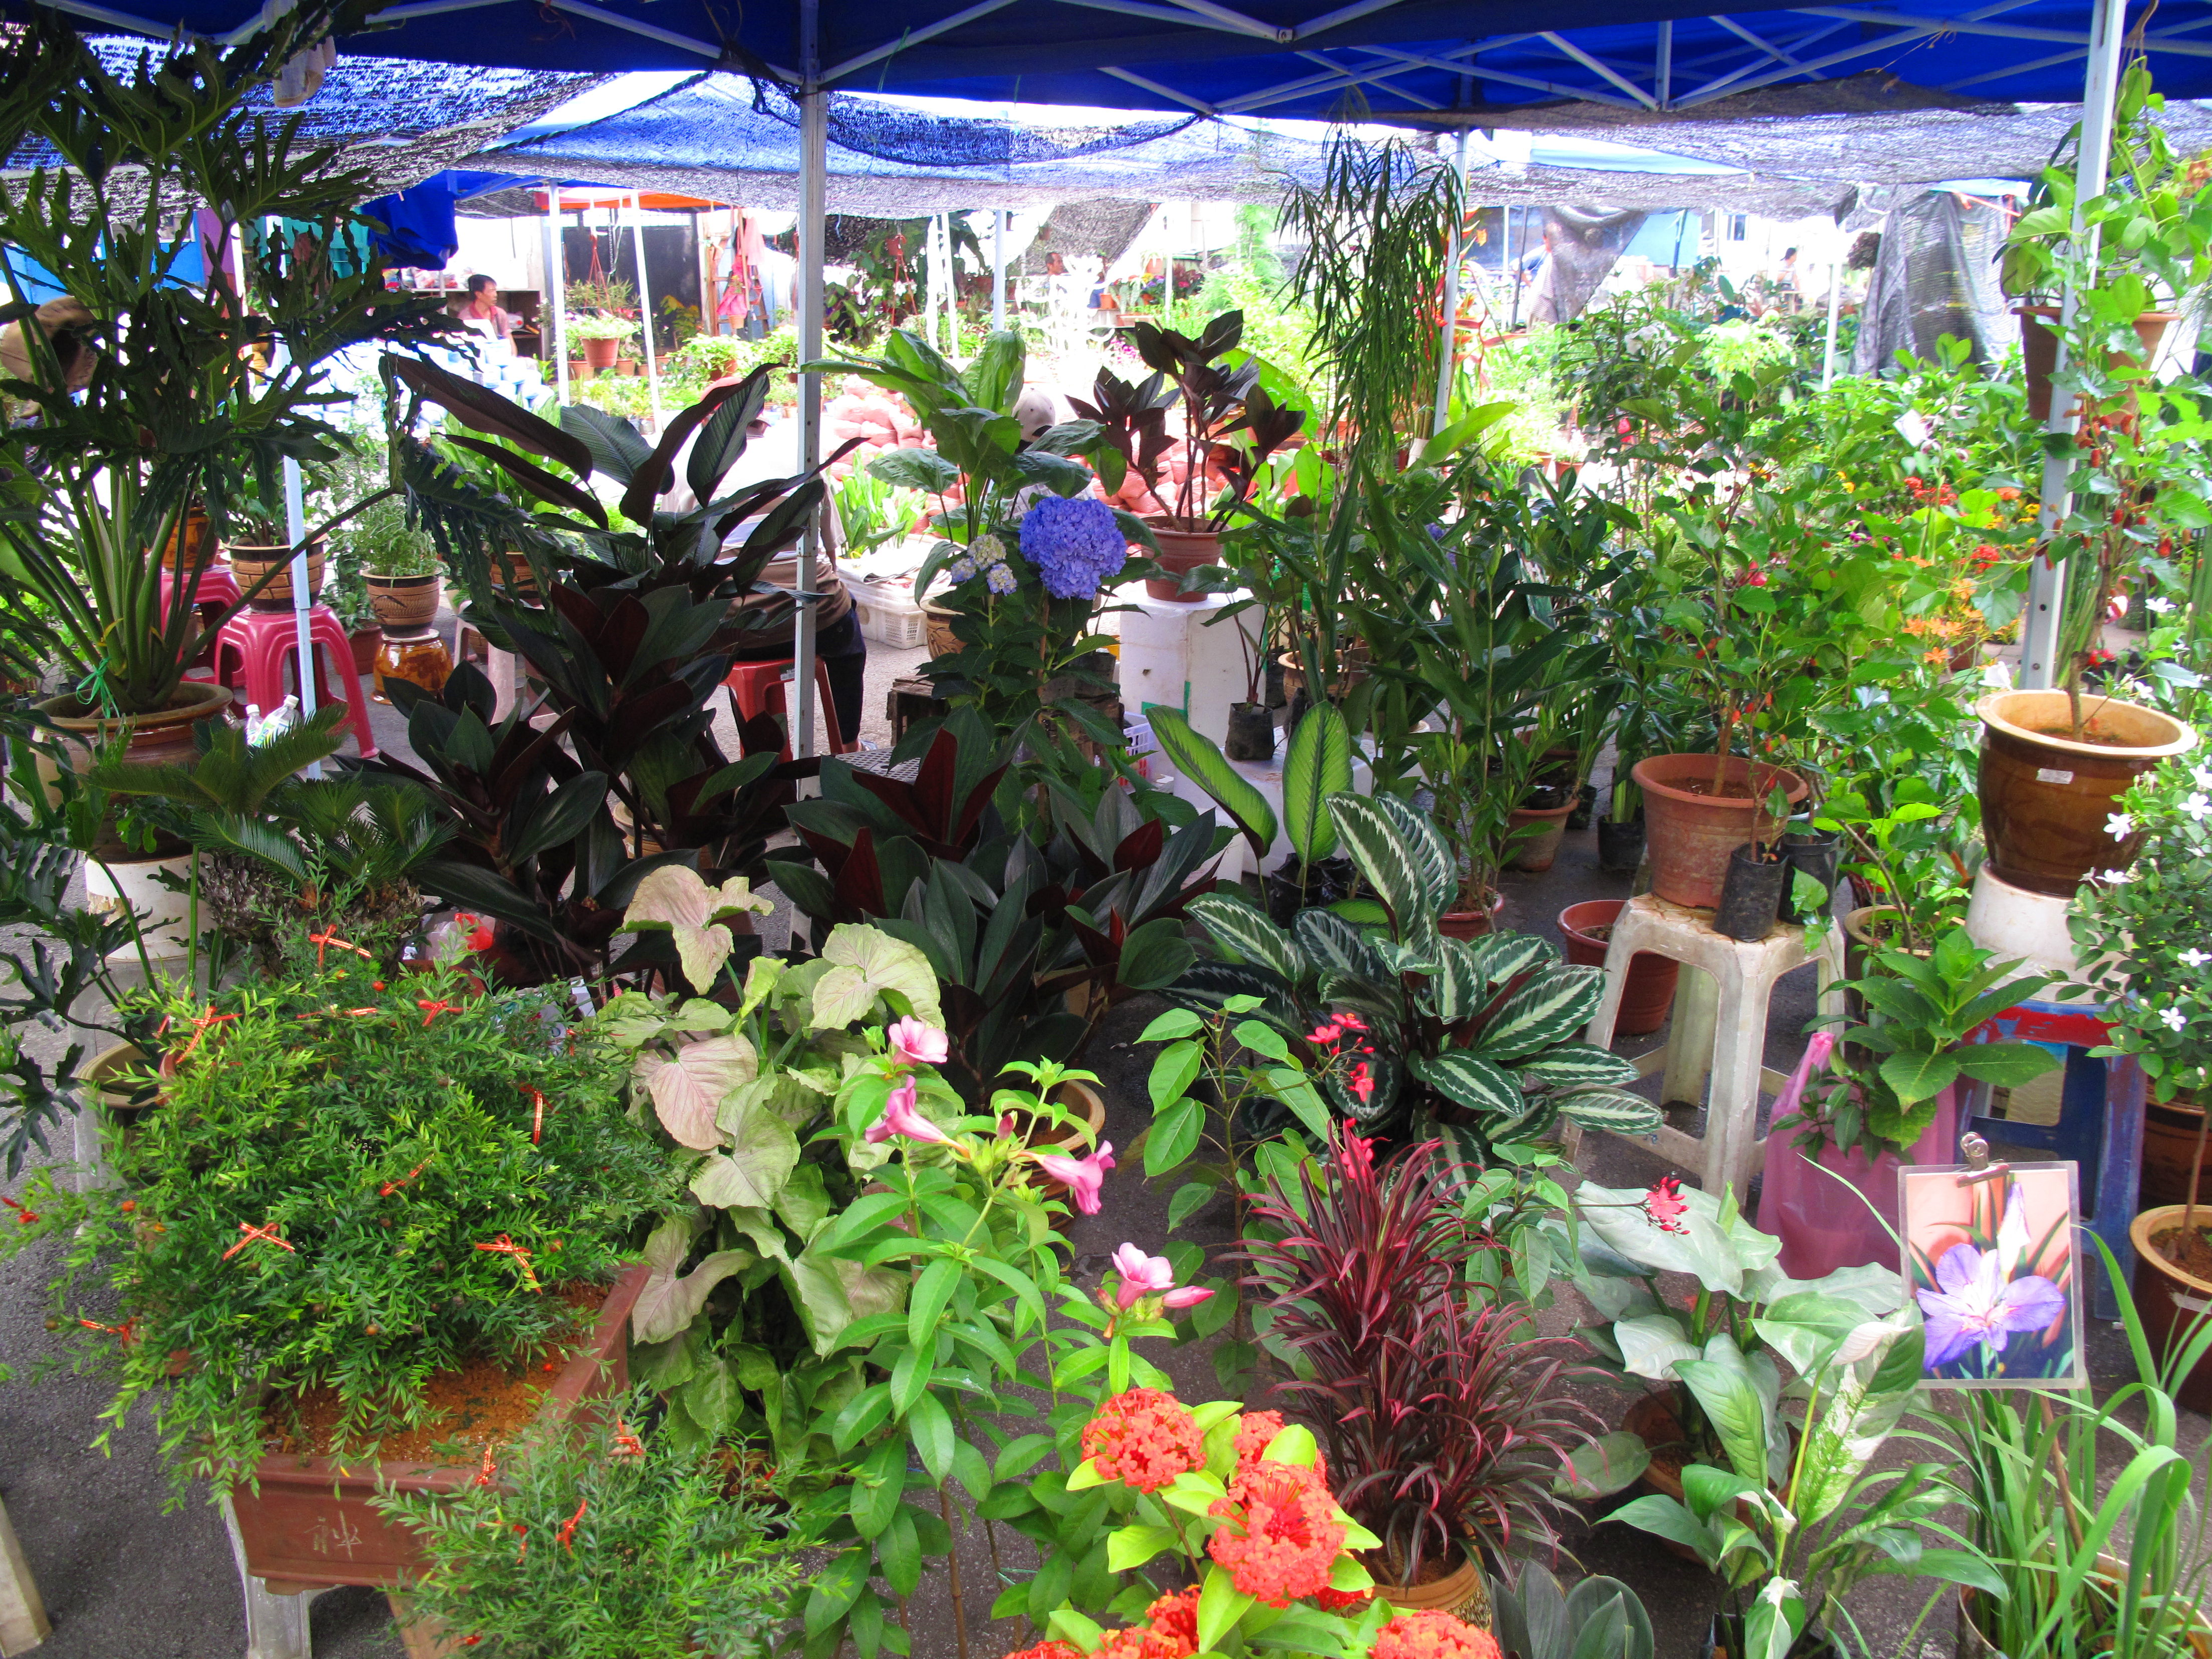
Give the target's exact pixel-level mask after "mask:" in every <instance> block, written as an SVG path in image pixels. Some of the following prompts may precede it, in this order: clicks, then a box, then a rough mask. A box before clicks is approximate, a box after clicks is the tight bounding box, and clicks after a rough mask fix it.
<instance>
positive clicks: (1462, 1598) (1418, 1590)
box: [1370, 1556, 1490, 1630]
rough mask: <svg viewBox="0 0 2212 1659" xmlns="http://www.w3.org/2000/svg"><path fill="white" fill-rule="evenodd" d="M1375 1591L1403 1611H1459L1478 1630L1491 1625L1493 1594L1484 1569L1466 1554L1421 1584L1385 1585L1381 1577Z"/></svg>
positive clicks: (1377, 1580) (1378, 1596) (1460, 1615)
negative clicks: (1446, 1569) (1485, 1582)
mask: <svg viewBox="0 0 2212 1659" xmlns="http://www.w3.org/2000/svg"><path fill="white" fill-rule="evenodd" d="M1370 1570H1371V1567H1370ZM1375 1594H1376V1597H1377V1598H1378V1599H1379V1600H1382V1601H1388V1602H1389V1604H1390V1605H1391V1606H1392V1607H1395V1608H1397V1609H1398V1611H1399V1612H1401V1613H1456V1614H1457V1615H1458V1616H1459V1617H1460V1618H1461V1619H1462V1620H1466V1622H1468V1624H1470V1625H1474V1626H1476V1627H1477V1628H1479V1629H1483V1630H1487V1629H1488V1628H1489V1627H1490V1595H1489V1592H1488V1590H1487V1589H1486V1588H1485V1587H1484V1584H1483V1582H1482V1570H1481V1569H1480V1567H1478V1566H1477V1565H1475V1564H1474V1560H1473V1559H1470V1558H1468V1557H1466V1556H1462V1557H1461V1559H1460V1564H1459V1565H1458V1566H1456V1567H1455V1568H1453V1569H1452V1571H1449V1572H1448V1573H1445V1574H1443V1576H1442V1577H1436V1578H1429V1579H1425V1581H1424V1582H1423V1583H1419V1584H1386V1583H1383V1581H1382V1580H1381V1579H1380V1578H1379V1577H1378V1578H1377V1579H1376V1583H1375Z"/></svg>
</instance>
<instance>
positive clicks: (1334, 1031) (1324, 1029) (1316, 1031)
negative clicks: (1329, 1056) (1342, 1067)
mask: <svg viewBox="0 0 2212 1659" xmlns="http://www.w3.org/2000/svg"><path fill="white" fill-rule="evenodd" d="M1343 1036H1344V1027H1343V1025H1342V1024H1338V1023H1334V1022H1332V1023H1331V1024H1327V1025H1316V1026H1315V1027H1314V1028H1313V1030H1310V1031H1308V1032H1307V1033H1306V1041H1307V1042H1315V1043H1321V1044H1323V1045H1325V1046H1328V1047H1331V1048H1333V1047H1334V1046H1335V1044H1336V1043H1337V1042H1338V1041H1339V1040H1340V1039H1341V1038H1342V1037H1343Z"/></svg>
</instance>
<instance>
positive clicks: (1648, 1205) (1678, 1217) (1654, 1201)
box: [1644, 1176, 1690, 1233]
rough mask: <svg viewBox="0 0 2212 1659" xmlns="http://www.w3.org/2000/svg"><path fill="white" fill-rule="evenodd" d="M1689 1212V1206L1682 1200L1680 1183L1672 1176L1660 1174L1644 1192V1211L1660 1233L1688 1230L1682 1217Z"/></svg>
mask: <svg viewBox="0 0 2212 1659" xmlns="http://www.w3.org/2000/svg"><path fill="white" fill-rule="evenodd" d="M1689 1212H1690V1206H1688V1205H1687V1204H1686V1203H1684V1202H1683V1201H1682V1183H1681V1182H1680V1180H1678V1179H1677V1178H1676V1177H1675V1176H1660V1177H1659V1179H1658V1181H1657V1182H1656V1183H1655V1184H1654V1185H1653V1187H1652V1188H1651V1190H1650V1192H1648V1193H1646V1194H1644V1214H1645V1215H1647V1216H1649V1217H1650V1218H1651V1225H1653V1226H1655V1227H1656V1228H1657V1229H1658V1230H1659V1231H1661V1232H1662V1233H1686V1232H1688V1231H1690V1230H1689V1229H1688V1228H1687V1227H1686V1226H1684V1225H1682V1218H1683V1217H1684V1216H1686V1215H1687V1214H1689Z"/></svg>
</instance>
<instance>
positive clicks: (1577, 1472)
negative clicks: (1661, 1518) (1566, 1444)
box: [1552, 1429, 1651, 1498]
mask: <svg viewBox="0 0 2212 1659" xmlns="http://www.w3.org/2000/svg"><path fill="white" fill-rule="evenodd" d="M1650 1467H1651V1449H1650V1447H1649V1446H1646V1445H1645V1444H1644V1442H1643V1440H1642V1439H1641V1438H1639V1437H1638V1436H1636V1435H1633V1434H1631V1433H1629V1432H1628V1431H1626V1430H1624V1429H1616V1430H1614V1431H1613V1432H1612V1433H1611V1434H1606V1435H1601V1436H1599V1437H1597V1438H1596V1439H1595V1440H1590V1441H1585V1442H1584V1443H1583V1444H1582V1445H1579V1446H1577V1447H1576V1448H1575V1449H1574V1451H1573V1453H1572V1454H1571V1455H1570V1456H1569V1457H1568V1459H1567V1467H1566V1468H1565V1471H1564V1472H1563V1473H1562V1474H1560V1476H1559V1479H1558V1480H1554V1481H1553V1483H1552V1490H1553V1492H1558V1493H1559V1495H1560V1496H1561V1497H1563V1498H1609V1497H1611V1496H1612V1495H1613V1493H1614V1492H1619V1491H1620V1490H1621V1489H1622V1488H1623V1487H1625V1486H1627V1485H1628V1483H1629V1482H1630V1481H1632V1480H1635V1479H1636V1477H1637V1476H1638V1475H1640V1474H1643V1473H1644V1470H1645V1469H1647V1468H1650Z"/></svg>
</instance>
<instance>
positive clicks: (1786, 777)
mask: <svg viewBox="0 0 2212 1659" xmlns="http://www.w3.org/2000/svg"><path fill="white" fill-rule="evenodd" d="M1714 767H1715V760H1714V757H1712V756H1711V755H1648V756H1646V757H1644V759H1642V760H1640V761H1638V762H1637V763H1636V769H1635V771H1634V772H1633V774H1632V776H1633V777H1634V778H1635V780H1636V785H1637V787H1638V788H1639V789H1641V790H1643V792H1644V836H1645V844H1646V846H1647V848H1649V852H1650V863H1651V890H1652V891H1653V892H1655V893H1656V894H1657V895H1658V896H1660V897H1661V898H1662V899H1665V900H1666V901H1667V902H1668V903H1669V904H1681V905H1686V906H1688V907H1690V908H1692V909H1700V910H1710V909H1711V908H1714V907H1715V906H1716V905H1717V904H1719V902H1721V884H1722V883H1723V881H1725V880H1726V879H1727V878H1728V866H1729V859H1730V858H1731V857H1732V856H1733V855H1734V854H1735V849H1736V848H1739V847H1741V846H1742V845H1743V844H1744V843H1745V842H1748V841H1750V840H1752V839H1753V838H1754V836H1757V837H1759V838H1762V839H1765V840H1768V841H1771V840H1773V839H1774V838H1775V836H1777V835H1778V833H1779V832H1780V830H1781V828H1782V823H1783V820H1782V819H1780V818H1778V817H1776V816H1775V815H1774V814H1773V813H1771V812H1770V811H1767V810H1766V798H1767V796H1768V795H1770V794H1771V793H1773V791H1774V789H1775V787H1776V786H1777V785H1779V786H1780V787H1781V788H1782V790H1783V792H1784V795H1785V796H1786V797H1787V799H1788V800H1789V802H1790V806H1791V807H1792V808H1795V807H1796V805H1797V803H1798V802H1800V801H1802V800H1803V799H1805V795H1806V793H1807V791H1806V784H1805V781H1804V780H1803V779H1802V778H1801V777H1799V776H1798V775H1796V773H1795V772H1789V771H1784V769H1782V768H1780V767H1778V766H1767V765H1765V764H1760V765H1759V766H1758V767H1757V769H1755V770H1754V769H1753V765H1752V763H1751V762H1749V761H1747V760H1745V759H1744V758H1743V757H1741V756H1738V755H1731V756H1729V757H1728V763H1727V765H1726V766H1725V767H1724V768H1723V769H1722V772H1721V787H1722V788H1723V791H1727V792H1730V793H1721V794H1715V793H1713V773H1714Z"/></svg>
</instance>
